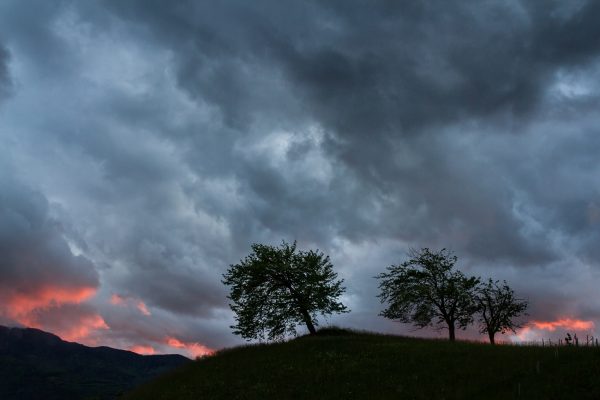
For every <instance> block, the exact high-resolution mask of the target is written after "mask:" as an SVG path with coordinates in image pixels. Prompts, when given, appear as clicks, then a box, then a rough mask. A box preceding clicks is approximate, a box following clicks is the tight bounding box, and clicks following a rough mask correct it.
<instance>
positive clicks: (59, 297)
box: [3, 286, 96, 321]
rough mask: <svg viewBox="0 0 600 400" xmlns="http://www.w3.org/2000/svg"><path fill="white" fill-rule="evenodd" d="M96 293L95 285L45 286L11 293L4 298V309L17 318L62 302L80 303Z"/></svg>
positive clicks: (10, 315)
mask: <svg viewBox="0 0 600 400" xmlns="http://www.w3.org/2000/svg"><path fill="white" fill-rule="evenodd" d="M94 294H96V288H95V287H78V288H65V287H56V286H44V287H41V288H39V289H37V290H36V291H33V292H29V293H9V294H8V295H7V296H6V297H5V299H4V304H5V305H4V307H3V308H4V311H5V312H6V314H7V315H8V316H9V317H11V318H13V319H16V320H17V321H18V320H19V318H21V317H23V316H26V315H27V314H29V313H31V312H32V311H34V310H37V309H44V308H47V307H52V306H57V305H61V304H79V303H82V302H84V301H86V300H88V299H90V298H91V297H92V296H94Z"/></svg>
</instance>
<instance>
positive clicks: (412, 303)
mask: <svg viewBox="0 0 600 400" xmlns="http://www.w3.org/2000/svg"><path fill="white" fill-rule="evenodd" d="M409 257H410V259H409V260H407V261H405V262H403V263H402V264H400V265H392V266H390V267H388V268H387V272H384V273H382V274H380V275H378V276H377V277H376V278H378V279H380V280H381V282H380V284H379V288H380V289H381V293H380V294H379V298H380V300H381V302H382V303H387V304H388V307H387V308H386V309H385V310H383V311H382V312H381V314H380V315H382V316H384V317H386V318H389V319H394V320H398V321H400V322H404V323H412V324H414V325H415V326H417V327H419V328H424V327H426V326H442V327H444V325H445V327H447V328H448V331H449V336H450V339H451V340H454V330H455V327H458V328H460V329H464V328H466V326H467V325H468V324H470V323H471V322H473V315H474V314H475V312H476V310H477V305H476V303H475V289H476V287H477V285H478V283H479V279H478V278H474V277H466V276H465V275H464V274H463V273H462V272H460V271H457V270H455V269H454V265H455V264H456V261H457V258H456V256H454V255H453V254H452V253H450V252H449V251H447V250H446V249H442V250H440V251H438V252H432V251H430V250H429V249H428V248H423V249H421V250H420V251H416V250H411V251H410V253H409Z"/></svg>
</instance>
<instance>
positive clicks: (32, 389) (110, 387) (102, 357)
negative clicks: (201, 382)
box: [0, 326, 190, 400]
mask: <svg viewBox="0 0 600 400" xmlns="http://www.w3.org/2000/svg"><path fill="white" fill-rule="evenodd" d="M189 361H190V360H189V359H187V358H185V357H183V356H179V355H164V356H141V355H139V354H136V353H132V352H130V351H124V350H117V349H112V348H110V347H87V346H84V345H81V344H78V343H70V342H65V341H63V340H61V339H60V338H59V337H58V336H55V335H53V334H51V333H47V332H44V331H41V330H38V329H21V328H7V327H3V326H0V399H3V400H9V399H19V400H27V399H45V400H53V399H61V400H62V399H113V398H116V397H117V396H119V395H120V394H122V393H123V392H124V391H125V390H128V389H131V388H132V387H134V386H135V385H136V384H139V383H141V382H144V381H147V380H148V379H151V378H153V377H156V376H157V375H159V374H161V373H164V372H166V371H169V370H171V369H173V368H175V367H178V366H180V365H182V364H185V363H187V362H189Z"/></svg>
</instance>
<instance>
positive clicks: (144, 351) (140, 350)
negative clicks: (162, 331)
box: [129, 345, 156, 356]
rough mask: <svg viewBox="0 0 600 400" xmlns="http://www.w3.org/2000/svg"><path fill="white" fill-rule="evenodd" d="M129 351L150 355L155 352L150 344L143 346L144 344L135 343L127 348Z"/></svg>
mask: <svg viewBox="0 0 600 400" xmlns="http://www.w3.org/2000/svg"><path fill="white" fill-rule="evenodd" d="M129 351H133V352H134V353H138V354H141V355H143V356H151V355H153V354H154V353H156V350H154V347H152V346H144V345H135V346H132V347H130V348H129Z"/></svg>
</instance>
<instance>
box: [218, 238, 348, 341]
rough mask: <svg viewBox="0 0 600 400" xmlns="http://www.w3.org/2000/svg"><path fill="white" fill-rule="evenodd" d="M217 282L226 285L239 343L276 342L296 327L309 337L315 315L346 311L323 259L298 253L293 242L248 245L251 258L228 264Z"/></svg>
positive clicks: (312, 253) (337, 284) (311, 253)
mask: <svg viewBox="0 0 600 400" xmlns="http://www.w3.org/2000/svg"><path fill="white" fill-rule="evenodd" d="M223 278H224V279H223V283H224V284H225V285H228V286H231V291H230V295H229V296H228V298H229V299H230V300H231V301H232V303H231V304H230V305H229V306H230V307H231V309H232V310H233V312H234V313H235V314H236V317H235V318H236V322H237V324H236V325H233V326H232V327H231V328H233V330H234V331H233V332H234V333H235V334H237V335H241V336H242V337H243V338H245V339H259V338H265V337H266V338H267V339H269V340H274V339H278V338H281V337H283V336H285V335H286V334H295V333H296V326H297V325H298V324H304V325H306V328H307V329H308V331H309V332H310V333H311V334H315V333H316V329H315V326H316V325H317V314H321V315H327V314H332V313H343V312H348V309H347V308H346V306H344V305H343V304H342V303H341V302H339V301H338V298H339V297H340V295H342V293H344V291H345V290H346V289H345V288H344V287H343V286H342V283H343V280H338V279H337V274H336V273H335V272H334V271H333V265H332V264H331V262H330V261H329V256H326V255H325V254H323V253H322V252H319V251H318V250H317V251H313V250H309V251H299V250H297V248H296V242H294V243H293V244H289V243H286V242H285V241H284V242H283V243H282V244H281V246H279V247H274V246H268V245H264V244H253V245H252V253H251V254H250V255H248V256H247V257H246V258H245V259H244V260H241V261H240V263H239V264H234V265H230V267H229V269H228V270H227V272H226V273H225V274H224V275H223Z"/></svg>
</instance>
